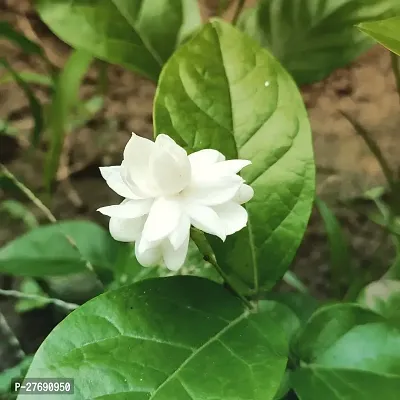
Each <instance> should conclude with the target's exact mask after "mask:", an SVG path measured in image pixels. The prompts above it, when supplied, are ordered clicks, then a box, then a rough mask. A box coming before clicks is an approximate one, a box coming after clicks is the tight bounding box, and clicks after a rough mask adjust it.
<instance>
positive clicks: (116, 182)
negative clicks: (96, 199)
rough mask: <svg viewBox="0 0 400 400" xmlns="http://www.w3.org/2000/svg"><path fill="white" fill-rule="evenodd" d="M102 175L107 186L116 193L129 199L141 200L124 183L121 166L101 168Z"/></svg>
mask: <svg viewBox="0 0 400 400" xmlns="http://www.w3.org/2000/svg"><path fill="white" fill-rule="evenodd" d="M100 173H101V176H102V177H103V178H104V179H105V181H106V183H107V185H108V186H109V187H110V188H111V189H112V190H114V192H115V193H117V194H119V195H120V196H122V197H125V198H127V199H138V198H140V197H138V196H137V195H136V194H135V193H134V192H133V191H132V190H131V189H130V188H129V186H128V185H127V184H126V183H125V182H124V181H123V179H122V176H121V166H119V165H118V166H111V167H100Z"/></svg>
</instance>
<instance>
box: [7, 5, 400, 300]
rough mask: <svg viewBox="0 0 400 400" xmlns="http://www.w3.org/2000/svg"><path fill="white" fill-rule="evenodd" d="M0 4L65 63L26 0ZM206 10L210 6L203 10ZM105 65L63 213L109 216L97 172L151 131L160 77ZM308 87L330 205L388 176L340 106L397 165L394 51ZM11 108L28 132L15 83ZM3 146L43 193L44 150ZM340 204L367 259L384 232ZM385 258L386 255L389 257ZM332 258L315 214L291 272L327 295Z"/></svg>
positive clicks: (33, 66) (93, 74)
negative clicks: (101, 101) (133, 138)
mask: <svg viewBox="0 0 400 400" xmlns="http://www.w3.org/2000/svg"><path fill="white" fill-rule="evenodd" d="M0 6H2V7H1V10H0V13H1V18H2V19H3V18H4V19H6V20H8V21H12V23H13V24H14V25H15V26H16V27H17V28H18V29H20V30H21V31H23V32H24V33H25V34H26V35H27V36H28V37H30V38H31V39H32V40H35V41H38V42H39V43H41V44H42V45H43V47H44V48H45V50H46V53H47V55H48V57H49V58H50V60H51V61H52V62H53V63H54V64H55V65H57V66H60V67H61V66H62V65H63V64H64V62H65V60H66V58H67V56H68V54H69V48H68V47H67V46H66V45H65V44H63V43H61V42H60V41H59V40H58V39H57V38H55V37H54V36H53V35H52V34H51V33H50V32H49V31H48V30H47V29H46V27H45V26H44V25H43V24H42V23H41V22H40V21H39V19H38V18H37V17H36V16H35V15H34V13H33V12H32V8H31V7H30V5H29V2H28V1H22V0H21V1H19V0H18V1H15V0H14V1H13V0H8V1H6V0H3V1H1V0H0ZM203 12H204V14H206V13H207V9H206V8H204V9H203ZM0 57H6V58H7V60H8V61H9V62H10V63H11V64H12V65H13V66H14V67H15V68H16V69H17V70H19V71H28V70H29V71H35V72H44V65H43V64H42V63H41V62H40V61H39V60H37V59H36V58H35V57H27V56H25V55H24V54H22V53H21V52H20V51H19V50H18V49H16V48H15V47H13V46H12V45H10V44H9V43H7V42H4V41H0ZM98 73H99V63H97V64H95V65H93V66H92V68H91V70H90V72H89V73H88V74H87V76H86V77H85V79H84V82H83V85H82V88H81V97H82V98H88V97H90V96H91V95H92V94H94V93H96V91H97V90H98V88H97V85H96V82H97V79H96V78H97V76H98ZM107 73H108V80H109V86H108V93H107V96H106V98H105V105H104V108H103V110H102V111H101V112H99V113H98V115H96V117H95V119H94V120H93V121H90V122H89V123H88V124H87V125H86V126H85V127H84V128H82V129H79V130H77V131H76V132H73V133H71V134H70V135H69V139H68V147H69V161H68V166H69V167H68V168H69V170H70V171H74V170H76V172H74V173H73V174H72V175H71V183H72V186H73V188H74V190H75V191H76V192H77V194H78V196H79V198H80V199H81V201H82V204H83V206H82V204H80V202H79V201H78V202H77V201H76V199H75V197H74V196H72V195H71V188H70V187H65V185H59V186H58V188H57V190H56V192H55V195H54V197H53V205H52V209H53V211H54V213H55V215H56V216H57V217H58V218H60V219H64V218H75V217H82V216H84V217H85V218H90V219H94V220H97V221H99V222H101V223H104V220H103V219H102V218H100V217H99V215H98V214H97V213H96V212H95V210H96V208H97V207H98V206H100V205H103V204H109V203H110V201H113V200H115V197H113V194H112V193H111V191H110V190H109V189H108V187H107V186H106V185H104V182H103V181H102V180H101V179H99V178H100V176H99V173H98V169H97V167H98V166H99V165H107V164H112V163H114V162H118V161H119V158H120V154H121V151H122V149H123V147H124V145H125V143H126V141H127V139H128V137H129V135H130V132H131V131H134V132H136V133H140V134H141V135H144V136H147V137H151V135H152V115H151V113H152V101H153V96H154V91H155V87H154V84H153V83H151V82H149V81H147V80H145V79H143V78H140V77H138V76H136V75H135V74H133V73H131V72H128V71H124V70H123V69H122V68H120V67H118V66H110V67H109V68H108V71H107ZM35 91H36V94H37V95H38V97H39V98H40V99H42V100H43V101H47V100H48V99H49V95H48V93H47V92H46V90H43V89H41V88H36V89H35ZM302 94H303V97H304V101H305V104H306V106H307V109H308V112H309V116H310V120H311V125H312V129H313V138H314V148H315V156H316V163H317V167H318V175H317V182H318V188H317V192H318V194H319V195H321V197H322V198H324V199H327V200H328V201H329V202H331V203H332V202H334V200H336V199H337V198H338V197H339V198H346V197H350V196H354V195H359V194H361V193H362V192H363V191H365V189H367V188H370V187H372V186H374V185H381V184H384V178H383V175H382V173H381V170H380V168H379V165H378V163H377V162H376V160H375V159H374V157H373V156H372V155H371V154H370V151H369V150H368V148H367V146H366V145H365V144H364V142H363V141H362V139H361V138H360V137H358V136H357V135H356V134H355V133H354V131H353V128H352V127H351V125H350V124H349V122H347V121H346V119H345V118H344V117H343V116H342V115H341V114H340V110H343V111H346V112H347V113H349V114H350V115H352V116H353V117H355V118H356V119H357V120H358V121H360V122H361V123H362V124H363V125H364V127H365V128H367V129H368V130H369V131H370V132H371V133H372V137H373V138H374V139H375V140H376V141H377V142H378V143H379V145H380V146H381V148H382V149H383V151H384V153H385V154H386V155H387V157H388V158H389V160H390V161H391V162H392V164H393V166H396V167H399V159H398V157H396V155H397V154H399V150H400V141H399V140H398V138H397V136H398V127H399V126H400V112H399V111H400V108H399V98H398V95H397V93H396V87H395V81H394V77H393V74H392V71H391V62H390V56H389V54H388V52H387V51H386V50H384V49H383V48H381V47H379V46H376V47H375V48H373V49H372V50H371V51H370V52H368V53H367V54H365V55H364V56H362V57H360V58H359V59H358V60H356V61H355V62H354V63H353V64H352V65H350V66H348V67H347V68H342V69H340V70H337V71H336V72H334V73H333V74H332V75H331V76H330V77H329V78H327V79H325V80H324V81H322V82H318V83H316V84H313V85H309V86H307V87H303V88H302ZM10 115H11V119H12V120H13V125H14V126H16V127H17V128H18V129H20V130H21V131H23V132H27V131H29V129H30V127H31V126H32V123H33V122H32V119H31V117H30V115H29V108H28V104H27V101H26V99H25V97H24V95H23V93H22V92H21V90H20V89H19V88H18V87H16V86H15V85H14V84H11V83H10V84H6V85H5V84H2V85H1V86H0V118H1V119H4V118H6V117H7V116H10ZM0 148H1V152H0V156H1V157H2V161H3V162H6V164H7V166H8V167H9V168H10V169H11V170H12V171H13V172H14V173H15V174H16V175H17V176H18V177H19V178H20V179H21V180H22V181H23V182H25V184H26V185H27V186H29V187H31V188H32V189H34V190H36V191H38V192H39V193H40V191H41V190H42V181H41V179H42V165H43V159H44V155H45V148H43V149H42V151H41V152H39V153H35V154H33V153H32V152H30V151H29V150H28V148H27V146H26V136H24V135H23V136H21V138H20V139H19V140H18V143H17V144H16V143H14V142H12V143H5V142H0ZM59 172H60V175H62V174H63V173H65V170H62V171H59ZM94 194H95V195H94ZM336 211H337V213H338V215H339V217H340V219H341V221H342V223H343V224H344V226H345V228H346V232H347V233H348V235H349V240H350V242H351V244H352V247H353V249H354V257H355V259H357V260H364V259H365V253H366V252H367V253H368V251H369V249H371V248H373V247H374V246H375V245H376V243H377V242H378V241H379V235H380V233H379V231H378V230H377V229H376V228H375V227H374V226H373V225H372V226H371V224H369V223H368V222H366V221H365V220H364V219H360V218H359V217H357V216H355V214H353V213H351V212H349V211H347V210H345V209H343V208H340V207H336ZM35 212H36V211H35ZM20 228H21V227H20V226H17V225H16V226H15V228H14V225H10V224H7V226H5V225H2V226H0V242H5V241H7V240H9V239H11V238H13V237H15V235H16V233H18V232H19V231H20ZM386 257H387V258H386V259H385V262H386V263H387V262H389V258H388V256H387V255H386ZM328 260H329V255H328V248H327V243H326V238H325V234H324V229H323V225H322V223H321V220H320V218H319V216H318V215H317V214H316V213H315V212H314V214H313V216H312V218H311V221H310V225H309V229H308V231H307V234H306V237H305V240H304V243H303V244H302V246H301V248H300V250H299V252H298V256H297V258H296V262H295V271H296V272H297V273H298V274H299V275H300V276H301V278H302V279H304V281H305V282H306V283H307V284H308V285H309V286H310V288H311V291H312V292H313V293H317V295H318V296H319V297H325V296H326V295H327V293H328V290H329V281H328V280H327V271H328Z"/></svg>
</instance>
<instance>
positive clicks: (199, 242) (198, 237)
mask: <svg viewBox="0 0 400 400" xmlns="http://www.w3.org/2000/svg"><path fill="white" fill-rule="evenodd" d="M190 237H191V238H192V240H193V242H194V243H195V245H196V246H197V248H198V249H199V251H200V253H201V254H202V255H203V258H204V260H205V261H207V262H209V263H210V264H211V265H212V266H213V267H214V268H215V269H216V270H217V271H218V273H219V274H220V275H221V277H222V279H223V280H224V281H225V282H226V284H227V285H228V286H229V287H230V288H231V290H232V291H233V292H234V293H235V294H236V295H237V296H238V297H239V298H240V299H241V300H242V301H243V303H244V304H246V306H247V307H248V308H249V309H250V310H252V309H254V306H253V304H252V303H251V301H250V300H248V299H247V298H246V297H245V296H243V295H242V294H241V293H240V292H239V291H238V290H236V288H235V286H234V285H233V284H232V282H231V280H230V278H229V276H228V275H227V274H226V273H225V272H224V271H223V270H222V268H221V267H220V266H219V265H218V262H217V260H216V259H215V256H214V252H213V251H212V249H211V246H210V245H209V243H208V241H207V239H206V237H205V236H204V233H203V232H201V231H199V230H197V229H192V230H191V232H190Z"/></svg>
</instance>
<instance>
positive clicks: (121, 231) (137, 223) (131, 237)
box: [109, 217, 145, 242]
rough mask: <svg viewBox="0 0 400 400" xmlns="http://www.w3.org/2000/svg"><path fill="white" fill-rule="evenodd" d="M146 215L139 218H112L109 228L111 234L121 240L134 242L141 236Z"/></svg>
mask: <svg viewBox="0 0 400 400" xmlns="http://www.w3.org/2000/svg"><path fill="white" fill-rule="evenodd" d="M144 221H145V217H139V218H129V219H125V218H124V219H121V218H114V217H111V218H110V223H109V229H110V234H111V236H112V237H113V238H114V239H115V240H118V241H120V242H134V241H135V240H137V239H138V238H139V237H140V234H141V233H142V230H143V225H144Z"/></svg>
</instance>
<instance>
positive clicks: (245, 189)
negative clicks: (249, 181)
mask: <svg viewBox="0 0 400 400" xmlns="http://www.w3.org/2000/svg"><path fill="white" fill-rule="evenodd" d="M253 196H254V190H253V188H252V187H251V186H250V185H246V184H243V185H242V186H241V187H240V189H239V190H238V192H237V193H236V196H235V197H234V198H233V201H234V202H236V203H239V204H243V203H247V202H248V201H249V200H251V199H252V198H253Z"/></svg>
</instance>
